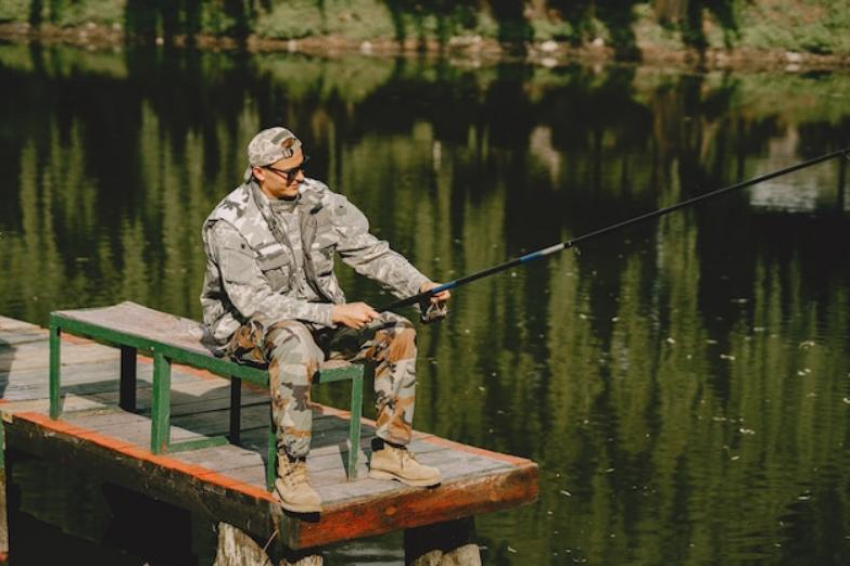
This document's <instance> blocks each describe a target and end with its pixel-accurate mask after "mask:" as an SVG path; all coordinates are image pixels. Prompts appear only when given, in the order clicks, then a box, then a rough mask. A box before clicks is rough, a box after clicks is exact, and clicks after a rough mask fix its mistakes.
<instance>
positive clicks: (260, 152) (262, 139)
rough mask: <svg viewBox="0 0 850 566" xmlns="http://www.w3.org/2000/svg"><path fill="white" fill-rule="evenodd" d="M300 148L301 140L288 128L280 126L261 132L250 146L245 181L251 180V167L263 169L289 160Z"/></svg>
mask: <svg viewBox="0 0 850 566" xmlns="http://www.w3.org/2000/svg"><path fill="white" fill-rule="evenodd" d="M300 147H301V140H299V139H298V138H297V137H295V134H293V133H292V132H290V131H289V130H287V129H286V128H282V127H280V126H278V127H275V128H268V129H266V130H263V131H261V132H260V133H258V134H257V135H256V136H254V139H252V140H251V143H249V144H248V163H249V166H248V169H246V170H245V181H248V180H249V179H250V178H251V175H252V172H251V167H263V166H265V165H271V164H272V163H274V162H275V161H278V160H280V159H288V158H290V157H292V156H293V155H295V152H296V151H297V150H298V149H299V148H300Z"/></svg>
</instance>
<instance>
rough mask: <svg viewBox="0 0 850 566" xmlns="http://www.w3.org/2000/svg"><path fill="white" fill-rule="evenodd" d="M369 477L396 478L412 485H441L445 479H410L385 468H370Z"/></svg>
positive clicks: (375, 478) (377, 478) (376, 478)
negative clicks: (384, 469) (386, 470)
mask: <svg viewBox="0 0 850 566" xmlns="http://www.w3.org/2000/svg"><path fill="white" fill-rule="evenodd" d="M369 477H370V478H372V479H374V480H395V481H398V482H401V483H403V484H405V485H409V486H411V487H434V486H437V485H440V483H442V481H443V480H442V479H439V478H438V479H436V480H409V479H407V478H403V477H401V476H397V475H396V474H394V473H392V472H385V471H383V470H369Z"/></svg>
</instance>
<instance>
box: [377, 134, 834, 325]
mask: <svg viewBox="0 0 850 566" xmlns="http://www.w3.org/2000/svg"><path fill="white" fill-rule="evenodd" d="M841 155H843V156H844V157H846V158H848V159H850V147H846V148H844V149H839V150H836V151H833V152H831V153H827V154H824V155H821V156H820V157H815V158H812V159H809V160H808V161H803V162H802V163H797V164H796V165H791V166H790V167H786V168H784V169H779V170H777V171H773V172H772V173H767V174H765V175H761V176H759V177H753V178H752V179H748V180H746V181H741V182H740V183H735V184H734V185H729V186H728V187H723V188H722V189H717V190H716V191H711V192H709V193H705V194H703V195H699V196H697V197H694V198H691V199H687V200H683V201H682V202H679V203H676V204H674V205H671V206H668V207H666V208H661V209H658V210H653V211H652V212H647V213H645V214H641V215H640V216H635V217H634V218H629V219H628V220H623V221H621V222H617V223H616V224H612V225H611V226H607V227H605V228H600V229H599V230H594V231H593V232H589V233H587V234H584V235H582V236H578V237H577V238H573V239H572V240H568V241H566V242H561V243H560V244H555V245H553V246H549V247H546V248H543V249H541V250H537V251H536V252H531V253H529V254H525V255H524V256H520V257H517V258H514V259H512V260H510V261H506V262H505V263H502V264H499V265H495V266H493V267H489V268H487V269H483V270H481V271H478V272H476V273H472V274H470V275H467V276H465V277H461V278H460V279H455V280H454V281H449V282H448V283H443V284H442V285H438V286H437V287H434V288H433V289H431V290H429V291H425V292H424V293H419V294H418V295H413V296H412V297H408V298H406V299H400V300H398V301H395V302H394V303H390V304H389V305H387V306H385V307H383V308H380V309H378V312H385V311H391V310H395V309H398V308H401V307H406V306H408V305H412V304H415V303H418V302H420V301H424V300H425V299H428V298H430V297H431V296H432V295H436V294H437V293H440V292H442V291H447V290H449V289H454V288H455V287H460V286H461V285H466V284H467V283H472V282H473V281H477V280H478V279H483V278H484V277H489V276H490V275H493V274H496V273H499V272H501V271H505V270H506V269H511V268H512V267H516V266H518V265H522V264H524V263H528V262H530V261H534V260H536V259H540V258H544V257H546V256H549V255H552V254H555V253H558V252H560V251H563V250H566V249H569V248H574V247H575V246H577V245H578V244H580V243H582V242H586V241H588V240H591V239H593V238H596V237H599V236H602V235H604V234H608V233H610V232H614V231H616V230H620V229H621V228H625V227H626V226H631V225H632V224H637V223H638V222H643V221H644V220H650V219H652V218H658V217H659V216H664V215H665V214H670V213H671V212H674V211H676V210H680V209H682V208H687V207H689V206H693V205H695V204H697V203H700V202H703V201H706V200H708V199H711V198H714V197H717V196H720V195H722V194H725V193H728V192H731V191H734V190H737V189H743V188H746V187H751V186H753V185H756V184H758V183H763V182H764V181H769V180H770V179H775V178H776V177H781V176H782V175H787V174H788V173H793V172H794V171H799V170H800V169H805V168H806V167H811V166H812V165H817V164H818V163H822V162H824V161H828V160H830V159H833V158H834V157H838V156H841Z"/></svg>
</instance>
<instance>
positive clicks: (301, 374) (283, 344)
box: [227, 313, 416, 457]
mask: <svg viewBox="0 0 850 566" xmlns="http://www.w3.org/2000/svg"><path fill="white" fill-rule="evenodd" d="M227 355H228V356H229V357H230V358H231V359H233V360H236V361H239V362H242V363H250V364H256V365H265V364H268V368H269V378H270V382H271V395H272V416H273V418H274V421H275V423H276V425H277V445H278V446H277V447H278V452H286V453H287V454H288V455H290V456H292V457H304V456H306V455H307V453H308V452H309V451H310V437H311V431H312V426H313V413H312V411H311V410H310V406H311V403H310V386H311V383H312V377H313V375H314V374H315V373H316V370H317V369H318V367H319V364H320V363H321V362H322V361H324V360H325V359H329V360H330V359H341V360H348V361H352V362H371V363H375V364H377V365H376V367H375V393H376V396H377V403H376V405H377V413H378V418H377V436H378V437H380V438H382V439H384V440H387V441H389V442H394V443H396V444H407V443H409V442H410V437H411V433H412V423H413V405H414V399H415V391H416V367H415V365H416V331H415V330H414V328H413V325H412V324H410V322H409V321H407V320H405V319H404V318H402V317H400V316H397V315H394V314H392V313H383V314H382V315H381V318H380V319H378V320H376V321H374V322H373V323H371V324H370V325H369V326H367V327H365V328H363V329H361V330H354V329H351V328H340V329H334V330H330V331H328V330H325V331H313V330H311V327H310V326H308V325H305V324H303V323H301V322H298V321H295V320H284V321H280V322H277V323H275V324H272V325H271V326H270V327H269V328H268V329H264V328H263V325H262V324H260V323H257V322H251V323H250V324H247V325H245V326H242V327H241V328H240V329H239V330H237V331H236V332H235V333H234V334H233V336H232V337H231V338H230V343H229V344H228V346H227Z"/></svg>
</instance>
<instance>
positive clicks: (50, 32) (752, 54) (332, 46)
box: [0, 23, 850, 72]
mask: <svg viewBox="0 0 850 566" xmlns="http://www.w3.org/2000/svg"><path fill="white" fill-rule="evenodd" d="M0 41H6V42H24V43H39V44H46V45H51V44H62V45H72V46H76V47H82V48H85V49H89V50H101V49H106V50H114V49H119V48H122V47H123V46H124V45H126V44H127V43H128V42H129V43H147V42H148V40H147V38H142V37H134V36H131V35H129V34H127V33H125V32H124V30H123V28H121V27H120V26H103V25H97V24H94V23H89V24H86V25H84V26H77V27H58V26H51V25H45V26H41V27H39V28H33V27H32V26H30V25H28V24H8V23H7V24H0ZM153 41H154V43H155V44H157V45H161V46H164V45H166V42H165V40H164V38H161V37H160V38H154V40H153ZM167 44H168V45H170V46H173V47H178V48H190V47H191V48H199V49H209V50H247V51H250V52H276V51H277V52H293V53H304V54H309V55H317V56H330V57H334V56H345V55H350V54H352V53H362V54H366V55H376V56H405V55H407V56H412V55H416V56H448V57H450V58H453V59H455V60H458V61H463V62H467V63H471V64H479V63H482V62H494V61H518V60H524V61H527V62H528V63H531V64H539V65H543V66H546V67H556V66H559V65H564V64H570V63H587V64H604V63H610V62H615V61H620V62H622V59H621V58H619V57H618V56H617V53H616V51H615V50H614V49H613V48H612V47H610V46H607V45H605V43H604V42H599V41H597V42H591V43H587V44H583V45H571V44H568V43H563V42H557V41H554V40H546V41H537V42H533V41H532V42H528V43H524V44H522V45H519V46H518V45H516V44H510V43H500V42H498V41H496V40H493V39H484V38H482V37H481V36H460V37H456V38H453V39H452V40H451V41H449V42H448V43H446V44H441V43H439V42H437V41H433V40H431V41H420V40H405V41H398V40H392V39H380V38H377V39H374V40H371V41H370V40H362V41H359V40H354V39H351V38H347V37H343V36H315V37H305V38H301V39H289V40H281V39H270V38H264V37H259V36H256V35H252V36H248V37H247V38H244V39H242V40H237V39H235V38H232V37H216V36H212V35H206V34H201V35H196V36H192V37H191V38H190V37H188V36H185V35H177V36H174V37H172V38H170V40H169V41H168V42H167ZM628 62H633V63H641V64H645V65H650V66H668V65H669V66H675V67H682V68H698V69H725V68H728V69H736V70H754V71H758V70H775V71H786V72H796V71H811V70H832V69H840V68H850V54H823V53H807V52H799V51H790V50H786V49H779V48H777V49H756V48H733V49H720V48H711V49H705V50H703V51H699V50H695V49H688V48H679V49H671V48H669V47H668V46H664V45H659V44H657V43H652V42H649V41H645V42H641V43H639V44H638V52H637V54H636V55H635V56H634V57H632V58H631V59H630V60H629V61H628Z"/></svg>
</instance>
